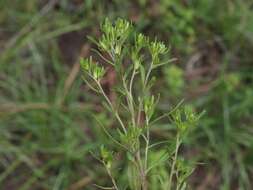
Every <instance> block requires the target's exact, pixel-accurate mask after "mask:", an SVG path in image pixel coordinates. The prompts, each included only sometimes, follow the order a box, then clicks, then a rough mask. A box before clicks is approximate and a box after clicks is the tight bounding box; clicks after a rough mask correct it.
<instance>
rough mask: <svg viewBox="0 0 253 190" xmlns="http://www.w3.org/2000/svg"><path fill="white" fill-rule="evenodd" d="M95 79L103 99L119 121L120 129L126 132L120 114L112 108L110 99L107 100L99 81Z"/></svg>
mask: <svg viewBox="0 0 253 190" xmlns="http://www.w3.org/2000/svg"><path fill="white" fill-rule="evenodd" d="M95 81H96V83H97V85H98V87H99V89H100V91H101V93H102V94H103V96H104V98H105V100H106V101H107V103H108V104H109V106H110V107H111V109H112V111H113V113H114V115H115V117H116V118H117V120H118V121H119V123H120V125H121V127H122V129H123V131H124V133H126V132H127V130H126V127H125V125H124V123H123V122H122V120H121V118H120V116H119V114H118V111H117V110H114V107H113V105H112V103H111V101H110V100H109V98H108V97H107V95H106V94H105V92H104V90H103V88H102V86H101V84H100V83H99V81H98V80H95Z"/></svg>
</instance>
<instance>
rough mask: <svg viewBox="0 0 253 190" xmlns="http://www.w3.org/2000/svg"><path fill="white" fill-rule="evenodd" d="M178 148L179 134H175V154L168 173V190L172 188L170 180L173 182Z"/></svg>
mask: <svg viewBox="0 0 253 190" xmlns="http://www.w3.org/2000/svg"><path fill="white" fill-rule="evenodd" d="M179 147H180V139H179V134H177V138H176V149H175V154H174V158H173V162H172V166H171V171H170V177H169V188H168V190H171V188H172V180H173V176H174V173H175V166H176V162H177V156H178V150H179Z"/></svg>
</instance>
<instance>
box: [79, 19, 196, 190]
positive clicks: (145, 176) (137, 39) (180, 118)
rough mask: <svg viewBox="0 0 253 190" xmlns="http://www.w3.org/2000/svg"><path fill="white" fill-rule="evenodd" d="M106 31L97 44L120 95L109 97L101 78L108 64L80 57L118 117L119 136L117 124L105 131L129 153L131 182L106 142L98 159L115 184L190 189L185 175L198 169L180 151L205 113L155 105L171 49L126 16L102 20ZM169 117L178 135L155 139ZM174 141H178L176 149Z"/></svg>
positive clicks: (87, 79) (90, 83) (93, 83)
mask: <svg viewBox="0 0 253 190" xmlns="http://www.w3.org/2000/svg"><path fill="white" fill-rule="evenodd" d="M101 31H102V36H101V38H100V39H99V40H98V41H96V40H94V39H91V40H92V41H93V42H94V43H95V44H96V45H97V47H98V50H96V52H97V54H98V56H99V57H101V58H102V59H103V61H104V62H106V63H107V64H108V66H110V67H112V68H113V69H114V71H115V73H116V75H117V82H118V84H117V85H116V86H117V88H115V93H116V94H117V100H114V101H112V100H111V99H110V98H109V97H108V95H107V93H106V92H105V90H104V88H103V85H102V83H101V81H102V80H103V77H104V76H105V75H106V69H105V67H103V66H102V65H101V64H99V63H96V62H95V61H93V59H92V58H91V57H90V58H88V59H81V61H80V64H81V68H82V70H83V79H84V81H85V82H86V84H87V85H88V86H89V87H90V88H91V89H92V90H94V91H95V92H97V93H98V94H100V95H101V96H102V97H103V98H104V100H105V108H107V109H108V110H109V111H110V113H112V115H113V116H114V117H115V119H116V120H117V123H118V127H117V135H113V134H112V133H111V131H110V130H114V129H109V128H107V127H106V126H105V127H103V129H104V131H105V132H106V134H107V135H108V137H109V139H110V140H112V142H113V143H115V145H116V147H118V149H117V150H116V151H118V152H121V154H125V155H126V158H127V161H126V162H127V163H126V164H125V167H126V168H127V169H126V170H124V171H127V178H128V180H127V182H126V180H125V181H124V180H119V179H121V177H120V176H116V175H114V173H115V172H114V171H115V167H114V166H115V162H116V161H115V155H114V154H115V153H113V151H111V150H110V148H106V147H105V146H104V145H103V146H101V149H100V158H99V160H100V161H101V162H102V163H103V164H104V166H105V169H106V171H107V173H108V175H109V176H110V178H111V180H112V185H113V187H112V188H111V189H116V190H121V189H122V190H123V189H132V190H148V189H150V190H160V189H161V190H163V189H164V190H171V189H177V190H179V189H181V190H183V189H186V187H187V185H186V182H185V181H186V178H187V177H188V176H189V175H190V174H191V173H192V171H193V170H192V167H189V165H187V164H186V163H185V162H184V160H183V159H181V158H179V156H178V151H179V147H180V145H181V143H182V140H183V138H184V136H185V135H186V134H187V132H188V131H189V129H191V128H192V127H193V126H194V125H196V122H197V121H198V119H199V117H200V115H196V114H195V113H194V112H193V111H192V109H190V107H184V108H181V107H180V106H177V107H176V108H174V109H173V110H172V111H170V112H168V113H165V114H163V115H157V114H155V110H156V107H157V103H158V100H159V96H156V95H154V94H152V93H151V88H152V87H153V85H154V84H155V77H152V71H153V70H155V69H156V68H158V67H161V66H163V65H166V64H168V63H170V62H171V60H169V59H168V51H169V49H168V48H167V47H166V46H165V45H164V43H162V42H159V41H157V40H154V41H151V40H150V39H149V38H147V37H146V36H144V35H143V34H137V33H135V32H134V30H133V27H132V24H131V23H129V22H128V21H126V20H123V19H117V20H116V21H115V23H111V22H110V21H109V19H106V20H105V22H104V23H103V24H102V25H101ZM166 59H167V61H165V60H166ZM164 118H169V119H170V121H171V123H170V124H173V125H174V126H175V132H174V134H175V138H173V139H170V140H171V141H170V143H169V142H168V139H165V140H164V141H163V142H155V139H151V136H150V130H151V127H152V126H153V125H154V124H155V123H156V122H158V121H160V120H161V119H164ZM114 134H115V133H114ZM151 142H154V143H153V144H152V143H151ZM169 144H170V145H173V146H172V147H173V148H172V149H171V148H169V147H171V146H169ZM154 147H159V151H158V148H157V150H154ZM114 151H115V150H114ZM122 170H123V169H122ZM118 181H120V184H119V182H118ZM122 183H124V184H122ZM100 187H101V188H105V187H102V186H100ZM107 188H108V187H107Z"/></svg>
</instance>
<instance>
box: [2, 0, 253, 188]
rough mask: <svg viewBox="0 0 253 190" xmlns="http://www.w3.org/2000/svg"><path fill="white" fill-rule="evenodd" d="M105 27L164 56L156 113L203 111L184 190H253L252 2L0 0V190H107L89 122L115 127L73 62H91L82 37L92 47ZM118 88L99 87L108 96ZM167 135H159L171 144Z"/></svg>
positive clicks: (98, 133)
mask: <svg viewBox="0 0 253 190" xmlns="http://www.w3.org/2000/svg"><path fill="white" fill-rule="evenodd" d="M106 17H109V18H110V19H111V20H114V19H116V18H118V17H121V18H126V19H128V20H130V21H132V22H133V24H134V25H135V28H136V29H137V31H139V32H142V33H144V34H145V35H147V36H150V38H153V39H154V38H155V37H157V38H158V39H159V40H163V41H165V42H166V44H168V45H169V46H170V47H171V57H173V58H176V59H177V61H175V62H173V63H172V64H170V65H169V66H167V67H166V68H165V69H162V70H160V71H158V75H157V76H159V78H158V83H159V84H158V85H157V89H158V91H160V92H161V102H160V105H159V109H160V110H158V111H162V110H168V108H171V107H173V106H174V105H176V104H177V103H178V102H179V101H180V100H182V99H184V101H185V103H187V104H190V105H191V106H193V107H194V108H195V109H196V110H198V111H201V110H206V114H205V116H204V117H203V118H202V119H201V121H200V123H199V126H198V127H197V128H196V129H195V130H194V131H193V132H192V134H191V135H190V136H189V137H188V139H187V140H186V142H185V145H184V147H183V149H182V150H181V151H182V152H181V153H182V154H183V155H185V157H186V158H187V159H189V160H194V161H196V162H197V163H198V164H197V166H196V169H195V172H194V173H193V175H192V176H191V177H190V179H189V183H190V184H191V189H194V190H219V189H222V190H250V189H252V186H253V182H252V181H253V2H252V0H129V1H125V0H0V189H1V190H30V189H31V190H40V189H43V190H47V189H48V190H49V189H50V190H51V189H52V190H63V189H68V190H79V189H83V190H84V189H85V190H94V189H96V187H95V186H94V185H93V184H94V183H98V184H100V185H106V184H108V177H107V175H106V173H105V171H104V170H103V167H102V166H101V165H100V164H99V162H97V161H96V160H94V158H93V157H92V156H91V154H90V152H89V151H94V152H96V151H97V149H98V147H99V146H100V144H101V143H106V142H107V141H108V139H107V137H106V136H105V135H104V133H103V131H102V130H101V128H100V127H99V125H98V124H97V122H96V120H95V119H94V115H96V117H99V118H100V119H101V120H102V121H103V123H104V124H105V125H107V126H111V125H113V122H114V120H113V119H112V118H109V117H108V115H106V113H104V110H103V107H102V106H101V99H100V98H99V97H97V96H95V95H94V94H93V93H92V92H91V91H90V90H88V87H87V86H85V85H84V84H83V83H82V80H81V77H80V71H79V70H80V68H79V63H78V62H79V58H80V57H87V56H89V55H91V54H94V53H93V52H92V51H91V49H92V48H95V46H94V45H93V44H92V43H90V41H89V40H88V39H87V35H90V36H93V37H95V38H97V37H99V36H100V31H99V26H100V23H101V22H102V21H103V20H104V19H105V18H106ZM114 80H115V78H114V73H113V72H112V73H110V74H109V75H108V76H107V78H106V79H105V81H104V87H105V88H107V89H108V93H109V95H110V96H113V93H111V91H110V89H111V88H113V85H114V84H115V81H114ZM166 127H167V126H166V124H164V125H162V124H161V125H158V126H156V127H155V128H154V129H153V134H154V136H155V137H156V138H168V139H169V138H170V137H171V134H170V133H169V132H168V131H167V130H166ZM119 177H120V176H119Z"/></svg>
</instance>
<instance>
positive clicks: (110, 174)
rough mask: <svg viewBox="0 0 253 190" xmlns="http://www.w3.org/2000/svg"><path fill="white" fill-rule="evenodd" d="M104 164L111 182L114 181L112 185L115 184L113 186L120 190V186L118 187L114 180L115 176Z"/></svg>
mask: <svg viewBox="0 0 253 190" xmlns="http://www.w3.org/2000/svg"><path fill="white" fill-rule="evenodd" d="M103 164H104V166H105V168H106V171H107V173H108V175H109V177H110V178H111V180H112V184H113V186H114V189H116V190H119V188H118V186H117V183H116V181H115V179H114V178H113V176H112V173H111V171H110V170H109V169H108V168H107V167H106V164H105V163H104V162H103Z"/></svg>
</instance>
